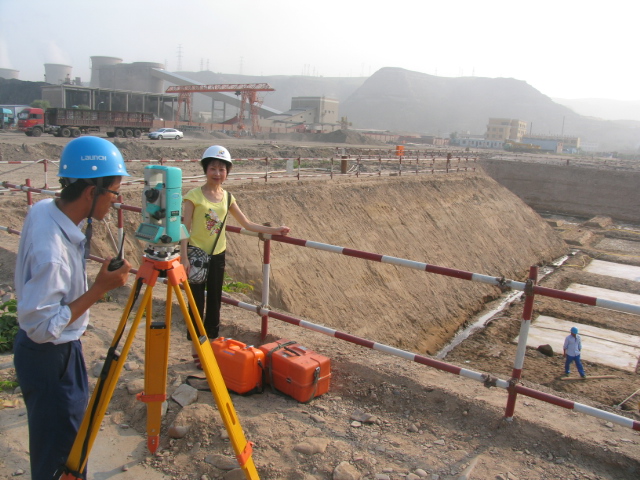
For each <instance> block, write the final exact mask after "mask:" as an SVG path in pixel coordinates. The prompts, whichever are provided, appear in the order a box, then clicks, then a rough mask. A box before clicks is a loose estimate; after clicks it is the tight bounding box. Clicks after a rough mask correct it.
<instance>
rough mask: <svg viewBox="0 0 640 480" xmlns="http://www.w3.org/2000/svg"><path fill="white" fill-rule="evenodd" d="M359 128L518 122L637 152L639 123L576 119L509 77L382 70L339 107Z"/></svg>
mask: <svg viewBox="0 0 640 480" xmlns="http://www.w3.org/2000/svg"><path fill="white" fill-rule="evenodd" d="M340 113H341V115H346V116H347V117H348V118H349V121H350V122H352V123H353V124H354V126H357V128H371V129H380V130H392V131H404V132H413V133H428V134H440V135H448V134H450V133H451V132H458V133H466V132H468V133H472V134H483V133H484V132H485V131H486V125H487V120H488V119H489V118H490V117H500V118H503V117H504V118H517V119H520V120H524V121H526V122H527V123H528V124H529V127H528V130H527V133H533V134H541V135H548V134H551V135H560V134H564V135H566V136H580V137H581V139H582V140H583V141H586V142H593V143H598V144H599V145H600V148H603V149H629V150H637V149H638V146H640V122H621V121H616V122H614V121H604V120H600V119H594V118H589V117H585V116H582V115H579V114H577V113H576V112H574V111H573V110H571V109H570V108H568V107H566V106H564V105H560V104H558V103H556V102H554V101H553V100H552V99H551V98H549V97H548V96H546V95H544V94H542V93H541V92H539V91H538V90H536V89H535V88H533V87H532V86H531V85H529V84H527V83H526V82H524V81H522V80H515V79H512V78H481V77H459V78H446V77H436V76H433V75H428V74H425V73H419V72H412V71H409V70H404V69H402V68H383V69H381V70H378V71H377V72H376V73H374V74H373V75H372V76H371V77H369V78H368V79H367V80H366V81H365V82H364V83H363V85H362V86H361V87H360V88H359V89H358V90H356V91H355V92H354V93H353V94H352V95H351V96H350V97H349V98H348V99H347V100H346V101H345V102H344V103H342V104H341V106H340Z"/></svg>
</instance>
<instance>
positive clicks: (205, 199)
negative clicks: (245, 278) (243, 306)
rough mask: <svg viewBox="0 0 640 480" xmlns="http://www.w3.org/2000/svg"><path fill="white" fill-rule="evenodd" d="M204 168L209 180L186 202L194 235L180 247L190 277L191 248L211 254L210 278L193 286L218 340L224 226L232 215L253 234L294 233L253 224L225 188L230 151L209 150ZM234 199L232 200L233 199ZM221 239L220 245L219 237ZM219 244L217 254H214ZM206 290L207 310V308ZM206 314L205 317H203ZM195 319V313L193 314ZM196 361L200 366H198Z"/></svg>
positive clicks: (209, 333)
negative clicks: (225, 221) (189, 254)
mask: <svg viewBox="0 0 640 480" xmlns="http://www.w3.org/2000/svg"><path fill="white" fill-rule="evenodd" d="M200 164H201V165H202V169H203V170H204V173H205V175H206V177H207V182H206V183H205V184H204V185H202V186H201V187H198V188H194V189H193V190H190V191H189V192H188V193H187V194H186V195H185V196H184V200H183V210H182V212H183V216H184V220H183V222H184V225H185V227H186V228H187V230H188V231H189V233H190V238H189V239H188V240H183V241H182V242H181V244H180V247H181V249H180V250H181V252H183V255H182V256H181V262H182V264H183V265H184V268H185V270H186V271H187V274H188V273H189V269H190V267H191V265H190V263H189V258H188V257H187V255H186V252H187V245H188V244H191V245H195V246H196V247H200V248H201V249H203V250H204V251H205V252H207V254H209V271H208V274H207V279H206V280H205V282H204V283H201V284H189V286H190V287H191V292H192V293H193V297H194V300H195V302H196V306H197V307H198V312H199V313H200V317H201V318H202V319H203V323H204V328H205V330H206V332H207V336H208V337H209V338H210V339H215V338H217V337H218V331H219V328H220V305H221V302H222V300H221V298H222V284H223V280H224V267H225V258H224V256H225V250H226V245H227V241H226V236H225V231H224V228H223V225H222V223H223V222H224V219H225V217H226V215H227V205H229V213H231V215H233V218H235V219H236V220H237V221H238V223H239V224H240V225H241V226H242V227H243V228H245V229H247V230H250V231H252V232H258V233H268V234H272V235H287V234H288V233H289V231H290V229H289V227H287V226H284V225H282V226H279V227H265V226H263V225H258V224H257V223H253V222H251V221H250V220H249V219H248V218H247V217H246V216H245V215H244V213H242V210H240V207H239V206H238V204H237V202H236V200H235V198H234V197H233V195H231V194H230V193H229V192H227V191H226V190H224V189H223V188H222V184H223V183H224V181H225V180H226V179H227V175H228V174H229V171H231V167H232V165H233V160H232V159H231V155H230V154H229V151H228V150H227V149H226V148H224V147H221V146H219V145H214V146H212V147H209V148H207V149H206V150H205V152H204V154H203V155H202V159H201V160H200ZM229 196H230V198H229ZM218 235H219V236H220V238H219V239H218V241H217V243H216V237H217V236H218ZM214 243H215V251H212V249H213V247H214ZM205 290H206V291H207V295H206V308H205V294H204V292H205ZM203 312H204V315H203ZM190 314H191V317H192V319H193V313H192V312H191V311H190ZM198 363H199V362H198V360H197V359H196V364H198Z"/></svg>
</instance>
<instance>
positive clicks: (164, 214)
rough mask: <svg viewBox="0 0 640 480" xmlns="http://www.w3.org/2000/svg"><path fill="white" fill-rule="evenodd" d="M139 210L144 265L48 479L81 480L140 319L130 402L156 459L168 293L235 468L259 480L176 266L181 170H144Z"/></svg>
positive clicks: (116, 263) (114, 264) (182, 233)
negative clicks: (139, 383)
mask: <svg viewBox="0 0 640 480" xmlns="http://www.w3.org/2000/svg"><path fill="white" fill-rule="evenodd" d="M142 204H143V205H142V216H143V222H142V223H141V224H140V225H139V227H138V229H137V231H136V234H135V236H136V238H138V239H139V240H142V241H145V242H148V246H147V248H146V250H145V251H144V253H145V254H144V255H143V264H142V265H141V266H140V269H139V271H138V274H137V275H136V281H135V288H132V289H131V294H130V295H129V300H128V302H127V305H126V307H125V310H124V312H123V314H122V318H121V320H120V323H119V325H118V328H117V329H116V333H115V336H114V338H113V341H112V343H111V346H110V347H109V350H108V352H107V358H106V360H105V362H104V366H103V368H102V371H101V373H100V376H99V378H98V381H97V382H96V386H95V388H94V391H93V395H92V396H91V400H90V401H89V405H88V407H87V410H86V412H85V415H84V418H83V420H82V424H81V425H80V429H79V430H78V434H77V436H76V439H75V441H74V443H73V446H72V448H71V453H70V454H69V457H68V458H67V463H66V464H65V465H64V466H62V467H61V468H60V469H59V471H58V472H57V473H56V475H55V477H54V478H55V479H58V478H61V479H62V480H72V479H84V478H85V476H86V471H85V470H86V465H87V461H88V457H89V452H90V451H91V447H92V446H93V442H94V441H95V439H96V436H97V435H98V431H99V430H100V424H101V423H102V420H103V418H104V415H105V413H106V411H107V407H108V405H109V402H110V400H111V397H112V396H113V392H114V390H115V387H116V383H117V380H118V377H119V375H120V372H121V371H122V367H123V365H124V362H125V360H126V358H127V354H128V353H129V349H130V347H131V343H132V342H133V338H134V335H135V332H136V330H137V328H138V325H139V324H140V320H141V319H142V316H143V314H144V315H145V317H146V330H145V333H146V338H145V365H144V391H143V392H141V393H139V394H138V395H137V398H138V400H140V401H142V402H145V403H146V404H147V446H148V448H149V451H150V452H151V453H155V451H156V450H157V448H158V446H159V444H160V427H161V423H162V406H163V403H164V402H165V401H166V399H167V393H166V386H167V367H168V353H169V337H170V333H171V305H172V304H171V301H172V298H171V297H172V293H175V294H176V297H177V299H178V303H179V304H180V310H181V312H182V316H183V318H184V319H185V323H186V325H187V329H188V330H189V334H190V336H191V339H192V342H193V345H194V347H195V350H196V352H197V354H198V356H199V358H200V362H201V364H202V369H203V370H204V373H205V375H206V377H207V382H208V384H209V388H210V390H211V392H212V393H213V397H214V399H215V401H216V405H217V407H218V411H219V412H220V416H221V417H222V420H223V422H224V425H225V427H226V429H227V432H228V433H229V438H230V440H231V443H232V445H233V450H234V452H235V455H236V458H237V460H238V463H239V465H240V467H241V468H242V470H243V471H244V473H245V476H246V478H247V479H258V478H259V477H258V472H257V470H256V467H255V464H254V462H253V458H252V456H251V453H252V446H253V444H252V443H251V442H248V441H247V440H246V439H245V437H244V433H243V431H242V428H241V426H240V423H239V421H238V417H237V415H236V411H235V409H234V407H233V403H232V402H231V398H230V397H229V392H228V391H227V387H226V386H225V382H224V379H223V378H222V374H221V373H220V368H219V367H218V364H217V362H216V359H215V356H214V354H213V349H212V347H211V343H210V342H209V339H208V338H207V335H206V332H205V329H204V325H203V324H202V319H201V318H200V314H199V312H198V309H197V307H196V304H195V301H194V299H193V295H192V293H191V289H190V287H189V283H188V282H187V274H186V271H185V269H184V267H183V266H182V264H181V263H180V249H179V242H180V240H184V239H186V238H188V237H189V233H188V232H187V230H186V228H185V227H184V225H183V224H182V221H181V216H182V170H180V169H179V168H176V167H165V166H157V165H152V166H147V167H145V169H144V191H143V195H142ZM123 240H124V239H123ZM123 243H124V241H123ZM185 255H186V252H185ZM122 263H123V259H122V245H121V246H120V252H119V254H118V257H117V258H114V259H113V260H112V261H111V263H110V264H109V269H110V270H117V269H118V268H120V266H122ZM158 278H166V279H167V297H166V304H165V309H166V312H165V318H164V320H157V319H156V320H154V319H152V311H151V307H152V300H153V295H152V294H153V287H154V286H155V284H156V282H157V280H158ZM143 284H146V285H147V288H146V289H145V292H144V295H143V297H142V300H141V302H140V306H139V308H138V311H137V312H136V316H135V318H134V320H133V322H132V323H131V326H130V327H129V331H128V334H127V337H126V340H125V343H124V345H123V347H122V351H121V352H120V353H118V352H117V348H118V344H119V342H120V340H121V338H122V336H123V334H124V331H125V326H126V323H127V319H128V317H129V315H130V313H131V311H132V310H133V305H134V303H135V301H136V299H137V298H138V295H139V294H140V291H141V289H142V285H143ZM180 287H182V288H183V289H184V291H185V293H186V295H187V299H188V302H189V306H190V307H191V311H192V312H193V314H194V317H195V326H194V324H193V323H192V322H191V321H190V320H189V318H190V316H189V310H188V309H187V303H185V300H184V297H183V295H182V292H180ZM196 327H197V332H196Z"/></svg>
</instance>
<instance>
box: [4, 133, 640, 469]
mask: <svg viewBox="0 0 640 480" xmlns="http://www.w3.org/2000/svg"><path fill="white" fill-rule="evenodd" d="M9 135H10V134H9ZM5 138H6V137H1V138H0V152H2V156H3V159H4V160H11V161H20V160H26V159H31V160H33V159H39V158H56V154H59V151H60V149H61V148H62V145H63V144H64V143H66V140H63V139H57V138H53V137H51V138H47V137H42V138H41V139H39V141H36V140H37V139H32V138H27V137H18V136H15V138H13V137H12V138H11V139H8V140H5ZM181 142H182V141H181ZM225 142H227V144H229V147H230V148H232V145H233V142H240V141H238V140H235V139H231V140H226V139H225ZM167 143H168V144H169V145H166V146H165V145H162V147H161V148H162V150H158V149H159V148H160V146H157V145H156V143H155V142H150V141H147V140H131V141H128V142H126V144H125V145H124V146H123V147H122V150H123V151H124V152H125V154H127V155H134V156H128V158H155V156H157V155H162V156H163V157H164V158H184V159H189V158H197V157H198V152H200V151H202V145H203V144H202V141H201V140H197V139H194V140H187V141H184V142H182V143H178V142H167ZM214 143H217V141H216V142H214ZM258 143H261V142H258V141H256V142H254V144H253V145H248V146H247V145H246V143H244V144H241V143H238V144H236V149H235V150H234V156H247V157H249V156H251V157H254V156H256V157H257V156H262V155H272V154H271V153H267V152H272V151H273V150H278V151H280V152H287V153H284V154H282V156H293V155H299V156H307V157H311V156H316V155H321V154H323V153H324V154H327V152H331V151H335V148H336V145H330V146H328V147H327V146H323V145H318V146H313V147H312V148H309V146H308V145H299V144H291V145H277V146H276V145H274V144H267V145H258ZM176 144H177V146H176ZM152 145H153V146H152ZM316 148H317V150H315V149H316ZM338 148H340V147H339V146H338ZM167 149H169V150H167ZM243 149H246V150H243ZM262 149H264V150H262ZM235 151H238V152H240V153H238V154H236V153H235ZM126 152H128V153H126ZM245 152H246V153H245ZM289 152H292V153H289ZM293 152H296V153H293ZM145 154H146V155H147V156H146V157H145V156H143V155H145ZM0 172H2V173H1V174H0V177H2V178H1V179H2V180H5V179H8V180H9V181H15V182H21V180H20V179H23V178H26V177H25V176H24V175H22V173H23V170H22V166H21V165H19V164H0ZM51 178H53V175H52V176H51ZM0 201H1V202H2V206H3V210H4V212H5V213H4V216H5V218H6V215H7V209H11V210H16V215H23V212H22V211H20V210H21V209H23V208H24V207H21V206H20V204H19V203H18V201H17V199H16V198H13V197H5V198H1V199H0ZM20 201H22V200H20ZM585 220H586V219H566V221H565V222H556V223H554V224H555V225H557V227H556V229H557V231H558V232H559V234H560V235H562V236H563V238H565V239H566V240H568V241H571V242H573V243H572V247H573V248H575V249H576V252H575V255H573V256H571V257H570V259H569V261H567V262H566V263H565V265H564V266H563V267H560V268H558V269H556V270H555V271H554V272H553V273H550V274H549V275H547V276H546V277H545V278H544V279H543V280H542V282H541V284H542V285H545V286H550V287H553V288H564V287H566V286H567V285H568V284H569V283H571V282H572V281H576V280H579V281H580V282H581V283H588V284H590V285H594V286H601V287H604V288H614V289H617V290H621V291H626V292H629V293H640V287H639V286H638V285H637V282H625V281H622V280H617V279H611V278H608V277H607V278H605V277H602V276H596V275H593V274H586V273H585V272H582V268H583V267H584V266H585V265H587V264H588V262H589V261H590V259H591V258H599V259H604V260H609V261H616V262H619V263H630V264H636V265H637V264H640V261H638V254H639V252H638V232H640V229H638V228H636V227H633V226H620V225H609V226H606V227H598V226H597V225H596V226H587V224H586V222H585ZM16 226H19V224H18V225H16ZM16 226H14V228H16ZM622 228H624V229H622ZM578 230H580V231H589V232H590V235H589V236H587V237H585V236H579V237H580V238H581V239H582V240H581V243H582V244H581V245H576V244H575V239H576V237H577V235H576V232H577V231H578ZM16 251H17V237H16V236H15V235H9V234H4V236H3V238H2V247H1V248H0V279H1V280H0V282H1V283H2V284H3V292H5V294H6V295H10V294H11V289H12V285H11V279H12V269H13V262H15V252H16ZM91 268H92V269H95V268H96V267H95V265H93V266H92V267H91ZM93 272H95V270H93ZM93 272H89V275H90V276H91V275H92V273H93ZM130 287H131V285H129V286H128V287H125V288H122V289H120V290H119V291H115V292H113V294H112V295H111V296H110V297H109V298H108V300H109V301H105V302H101V303H99V304H97V305H96V306H95V307H94V308H93V309H92V326H91V328H90V329H89V330H88V332H87V334H86V335H85V337H84V338H83V345H84V350H85V355H86V360H87V364H88V366H89V368H90V369H91V370H92V371H93V370H94V366H95V365H99V364H100V361H101V358H103V356H104V354H105V352H106V350H107V348H108V346H109V344H110V342H111V340H112V338H113V332H114V330H115V327H116V325H117V323H118V321H119V320H120V319H121V316H122V312H123V308H124V305H125V303H126V300H127V298H128V296H129V293H130ZM233 296H234V297H235V298H237V299H240V300H242V301H247V302H252V301H251V300H250V299H249V298H248V297H245V296H244V295H242V294H233ZM165 306H166V297H165V294H164V289H163V288H158V287H156V289H155V291H154V311H157V312H160V311H163V310H164V307H165ZM173 312H174V313H173V328H172V333H171V345H170V349H169V352H168V358H167V365H168V385H169V387H168V393H169V395H172V394H173V393H174V392H175V391H176V390H177V389H178V388H179V387H180V388H181V389H184V388H185V387H184V384H185V383H186V381H187V377H188V376H190V375H201V372H200V371H199V370H197V369H196V368H195V366H194V364H193V362H192V359H191V355H190V346H189V344H188V342H187V341H186V338H185V327H184V324H183V322H182V317H181V315H180V313H179V308H178V306H177V304H176V305H174V306H173ZM535 312H536V313H537V314H546V315H552V316H558V317H561V318H566V319H580V321H581V322H583V323H588V324H593V325H598V326H608V327H611V328H615V329H617V330H620V331H623V332H625V333H630V334H634V335H640V332H638V330H639V329H640V327H638V322H637V319H635V317H633V316H630V315H625V314H607V315H606V317H605V316H603V315H602V310H601V309H595V308H593V307H583V306H580V305H568V304H567V302H558V301H553V300H548V299H544V298H538V299H537V300H536V305H535ZM521 314H522V304H521V303H520V302H516V303H515V304H513V305H512V306H511V307H509V308H507V309H506V310H505V311H503V312H501V313H500V314H499V315H498V316H496V317H495V318H494V319H493V320H492V321H491V322H490V323H489V324H488V326H487V328H485V329H483V330H481V331H480V332H479V333H477V334H475V335H473V336H471V337H470V338H469V339H468V340H466V341H465V342H463V343H462V344H461V345H459V346H458V347H456V348H455V349H453V351H451V352H450V353H449V354H448V355H447V357H446V358H445V359H444V361H445V362H447V363H451V364H454V365H460V366H463V367H465V368H468V369H470V370H474V371H480V372H486V373H490V374H492V375H495V376H498V377H499V378H502V379H508V378H509V377H510V374H511V368H512V362H513V358H514V354H515V345H514V344H513V343H512V340H513V338H514V337H515V336H516V335H517V333H518V329H519V325H520V318H521ZM259 328H260V327H259V318H258V317H257V316H256V315H255V314H252V313H249V312H247V311H245V310H241V309H238V308H235V307H231V306H229V305H225V306H224V307H223V329H222V332H221V334H222V335H223V336H225V337H228V338H234V339H237V340H239V341H242V342H244V343H247V344H252V345H258V344H260V343H261V340H260V338H259ZM277 338H291V339H295V340H297V341H298V342H299V343H301V344H303V345H305V346H307V347H309V348H312V349H314V350H316V351H318V352H320V353H322V354H323V355H326V356H328V357H329V358H330V359H331V362H332V378H331V388H330V391H329V393H327V394H325V395H323V396H321V397H319V398H317V399H315V400H313V401H312V402H310V403H308V404H300V403H298V402H296V401H295V400H293V399H291V398H289V397H286V396H284V395H282V394H279V393H278V392H272V391H270V390H269V389H268V388H267V389H266V390H265V391H264V392H263V393H256V394H253V395H248V396H240V395H235V394H232V397H231V398H232V400H233V404H234V407H235V410H236V411H237V414H238V418H239V421H240V424H241V426H242V428H243V430H244V432H245V435H246V437H247V439H248V440H250V441H252V442H254V444H255V446H254V454H253V458H254V461H255V464H256V466H257V469H258V472H259V474H260V478H265V479H291V480H294V479H305V480H313V479H318V480H319V479H328V478H333V479H355V478H368V479H379V480H383V479H387V478H388V479H401V478H407V479H418V478H427V479H431V480H450V479H458V478H467V479H471V478H474V479H503V480H505V479H512V480H513V479H521V480H524V479H591V480H596V479H636V478H638V475H639V472H640V447H639V446H638V444H639V443H640V435H639V432H637V431H633V430H631V429H629V428H624V427H621V426H619V425H617V424H613V423H611V422H607V421H604V420H600V419H595V418H593V417H589V416H585V415H581V414H577V413H574V412H572V411H568V410H565V409H562V408H560V407H556V406H552V405H548V404H546V403H544V402H541V401H538V400H533V399H529V398H526V397H519V399H518V403H517V406H516V412H515V416H514V419H513V421H512V422H506V421H505V420H504V419H503V415H504V407H505V404H506V399H507V394H506V392H505V391H504V390H502V389H498V388H486V387H485V386H484V385H483V384H481V383H477V382H474V381H472V380H469V379H465V378H462V377H459V376H456V375H452V374H449V373H445V372H442V371H439V370H434V369H431V368H428V367H425V366H423V365H419V364H417V363H412V362H410V361H407V360H403V359H400V358H398V357H395V356H389V355H385V354H383V353H380V352H376V351H374V350H370V349H366V348H363V347H359V346H357V345H354V344H351V343H347V342H342V341H339V340H336V339H334V338H332V337H329V336H326V335H322V334H320V333H316V332H313V331H310V330H305V329H301V328H299V327H294V326H291V325H288V324H285V323H281V322H278V321H276V320H271V321H270V326H269V335H268V337H267V338H266V339H265V342H268V341H271V340H274V339H277ZM143 364H144V329H140V330H139V331H138V332H136V334H135V338H134V340H133V346H132V349H131V353H130V355H129V359H128V363H127V366H126V368H125V370H124V371H123V373H122V375H121V378H120V381H119V386H118V387H117V388H116V390H115V392H114V395H113V398H112V401H111V404H110V407H109V409H108V413H107V415H106V416H105V420H104V422H103V430H101V432H100V433H99V435H98V440H97V441H96V445H95V447H94V450H93V451H92V456H91V463H90V469H91V475H90V478H94V479H106V478H122V479H128V478H136V479H147V480H155V479H165V478H166V479H168V478H172V479H176V480H178V479H185V480H187V479H189V480H191V479H214V478H226V479H232V478H243V475H242V473H241V470H238V469H237V468H235V467H236V465H235V463H234V458H233V452H232V448H231V443H230V439H229V438H228V434H227V432H226V430H225V428H224V425H223V423H222V422H221V418H220V414H219V412H218V410H217V408H216V404H215V402H214V400H213V396H212V394H211V393H210V392H207V391H197V390H196V391H193V392H192V393H194V394H197V398H196V400H195V401H194V402H193V403H191V404H189V405H181V404H179V403H177V402H176V401H175V400H174V399H171V400H169V401H168V408H167V412H166V415H165V417H164V419H163V423H162V425H163V426H162V432H161V435H162V440H161V447H160V449H159V451H158V452H157V453H156V454H155V455H150V454H149V453H148V451H146V448H145V447H146V439H145V433H144V432H145V423H146V413H145V406H144V405H143V404H142V403H140V402H138V401H137V400H136V398H135V394H136V393H138V392H139V391H140V390H141V389H142V388H143V387H142V382H143V379H144V377H145V373H144V365H143ZM587 369H588V371H589V373H590V374H597V375H601V374H610V375H614V376H615V377H617V378H615V379H607V380H587V381H584V382H566V381H560V379H559V377H560V374H561V373H562V366H561V360H560V359H559V358H558V357H551V358H550V357H545V356H544V355H542V354H540V353H539V352H537V351H535V350H531V351H528V352H527V356H526V360H525V369H524V370H525V375H524V378H523V382H524V383H525V385H527V386H531V387H533V388H536V389H540V390H543V391H547V392H550V393H552V394H554V395H558V396H561V397H563V398H568V399H570V400H574V401H578V402H581V403H585V404H588V405H593V406H596V407H598V408H602V409H604V410H607V411H611V412H615V413H618V414H622V415H625V416H627V417H629V418H632V419H634V420H636V421H638V420H640V415H638V410H637V408H636V406H637V400H638V399H637V398H636V400H634V401H633V402H629V403H628V404H625V406H624V409H622V410H618V409H615V408H614V405H616V404H618V403H620V402H621V401H622V400H623V399H624V398H625V397H627V396H628V395H630V394H631V393H633V392H634V391H635V390H636V389H638V388H640V385H639V384H638V380H637V375H632V374H629V373H625V372H621V371H615V370H613V369H610V368H606V367H602V366H598V365H596V364H588V365H587ZM149 374H154V372H153V370H152V371H151V372H150V373H149V372H148V373H147V375H149ZM0 377H1V378H0V379H2V380H13V379H15V373H14V371H13V367H12V358H11V354H10V353H7V354H3V355H1V356H0ZM91 381H92V382H95V376H93V375H92V378H91ZM193 385H195V386H196V387H197V386H200V385H199V384H198V383H193ZM0 400H1V402H2V407H3V408H2V410H0V432H2V435H0V445H1V447H0V448H1V449H2V451H3V452H5V454H4V455H2V458H0V478H10V477H11V478H13V477H14V476H19V475H22V474H24V475H27V474H28V471H29V467H28V443H27V433H26V419H25V415H24V413H25V411H24V404H23V402H22V400H21V398H20V395H19V393H18V392H14V391H12V390H8V391H4V392H2V393H1V394H0Z"/></svg>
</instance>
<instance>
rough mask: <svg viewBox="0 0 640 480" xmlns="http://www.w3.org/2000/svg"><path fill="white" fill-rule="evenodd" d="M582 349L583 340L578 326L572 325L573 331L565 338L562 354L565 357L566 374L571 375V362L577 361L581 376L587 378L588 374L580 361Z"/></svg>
mask: <svg viewBox="0 0 640 480" xmlns="http://www.w3.org/2000/svg"><path fill="white" fill-rule="evenodd" d="M581 350H582V340H581V339H580V335H578V329H577V328H576V327H571V333H570V334H569V335H567V338H565V339H564V346H563V354H562V356H563V357H564V358H565V362H564V374H565V375H566V376H569V375H570V374H571V363H572V362H576V367H577V368H578V373H579V374H580V377H582V378H587V375H586V374H585V373H584V367H583V366H582V362H581V361H580V351H581Z"/></svg>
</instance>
